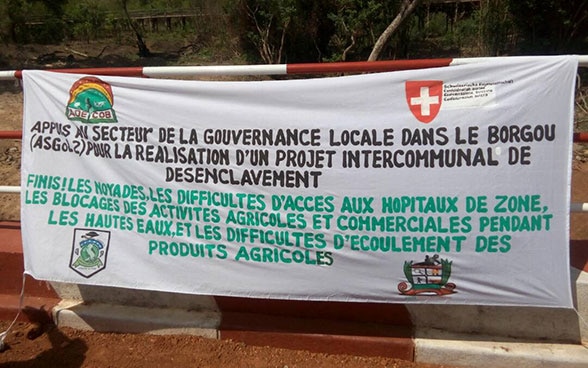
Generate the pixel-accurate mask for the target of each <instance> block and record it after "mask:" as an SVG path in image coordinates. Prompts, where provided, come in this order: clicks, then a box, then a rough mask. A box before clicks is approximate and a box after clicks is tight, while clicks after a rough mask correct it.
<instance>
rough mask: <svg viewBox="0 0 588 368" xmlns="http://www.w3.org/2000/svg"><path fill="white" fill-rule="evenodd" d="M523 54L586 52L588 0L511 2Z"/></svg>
mask: <svg viewBox="0 0 588 368" xmlns="http://www.w3.org/2000/svg"><path fill="white" fill-rule="evenodd" d="M509 5H510V11H511V13H512V15H513V16H514V19H515V23H516V26H517V29H518V32H519V34H520V37H521V43H520V47H521V52H522V53H531V54H536V53H550V54H551V53H564V52H586V51H587V50H588V0H549V1H545V0H510V1H509Z"/></svg>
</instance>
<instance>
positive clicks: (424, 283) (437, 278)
mask: <svg viewBox="0 0 588 368" xmlns="http://www.w3.org/2000/svg"><path fill="white" fill-rule="evenodd" d="M452 264H453V261H449V260H447V259H443V258H439V255H438V254H435V255H434V256H432V257H430V256H428V255H427V256H426V257H425V260H424V261H423V262H418V263H413V261H404V275H405V276H406V279H407V281H408V282H406V281H402V282H401V283H399V284H398V291H400V293H401V294H403V295H418V294H429V295H447V294H453V293H455V291H454V290H455V287H456V285H455V284H454V283H451V282H447V281H448V280H449V277H450V276H451V265H452Z"/></svg>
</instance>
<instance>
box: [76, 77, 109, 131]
mask: <svg viewBox="0 0 588 368" xmlns="http://www.w3.org/2000/svg"><path fill="white" fill-rule="evenodd" d="M113 105H114V95H113V94H112V88H111V87H110V84H108V83H106V82H104V81H102V80H100V79H98V78H96V77H84V78H81V79H79V80H77V81H76V82H75V83H74V84H73V85H72V86H71V88H70V90H69V101H68V102H67V107H66V109H65V114H66V116H67V118H68V119H69V120H72V121H79V122H82V123H88V124H97V123H116V122H117V121H118V120H117V119H116V113H115V111H114V109H113V108H112V106H113Z"/></svg>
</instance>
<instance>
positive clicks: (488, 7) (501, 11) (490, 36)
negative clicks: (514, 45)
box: [477, 0, 513, 56]
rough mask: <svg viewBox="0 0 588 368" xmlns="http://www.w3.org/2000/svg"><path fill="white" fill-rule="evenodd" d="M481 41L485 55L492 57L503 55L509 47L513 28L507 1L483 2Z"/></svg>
mask: <svg viewBox="0 0 588 368" xmlns="http://www.w3.org/2000/svg"><path fill="white" fill-rule="evenodd" d="M477 14H478V15H479V19H480V22H479V24H480V31H479V34H480V40H481V44H482V47H483V53H484V54H485V55H490V56H498V55H502V54H504V53H505V52H506V51H507V46H508V45H509V42H508V37H509V35H511V34H512V30H513V26H512V20H511V15H510V12H509V5H508V1H507V0H483V1H482V2H481V4H480V11H479V12H478V13H477Z"/></svg>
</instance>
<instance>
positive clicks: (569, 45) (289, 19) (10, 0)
mask: <svg viewBox="0 0 588 368" xmlns="http://www.w3.org/2000/svg"><path fill="white" fill-rule="evenodd" d="M402 2H403V0H316V1H313V0H218V1H214V0H101V1H92V0H75V1H74V0H2V1H0V40H1V41H3V42H12V43H16V44H27V43H59V42H62V41H63V40H64V39H68V40H72V39H74V40H84V41H88V42H89V41H92V40H96V39H100V38H112V37H114V41H115V42H128V41H127V40H128V39H130V36H133V37H134V38H135V39H137V40H138V39H139V38H140V39H143V38H145V43H151V42H153V41H154V40H155V41H157V42H164V41H163V40H164V39H165V38H166V37H167V38H171V39H173V40H174V41H175V42H178V43H179V44H180V47H184V48H186V50H190V52H193V53H197V54H198V53H200V54H202V55H203V56H205V55H224V56H223V58H230V57H231V55H236V56H237V57H240V55H243V54H245V55H246V56H247V58H248V61H249V62H254V63H257V62H264V63H283V62H289V63H294V62H317V61H340V60H348V61H352V60H366V59H367V57H368V55H369V54H370V51H371V50H372V49H373V47H374V44H375V42H376V40H377V39H378V38H379V36H380V35H381V34H382V32H383V31H384V30H385V29H386V28H387V26H388V25H389V24H390V22H391V21H392V20H393V19H394V18H395V17H396V15H397V14H398V11H399V7H400V4H401V3H402ZM122 4H124V5H125V6H126V8H127V10H128V12H129V14H130V16H129V17H127V16H126V15H125V12H124V7H123V5H122ZM166 13H167V14H169V13H182V14H186V15H187V16H186V17H183V18H181V19H180V18H174V20H171V21H170V20H169V19H167V20H163V19H159V20H155V19H149V20H138V19H139V18H140V17H138V15H139V14H143V15H145V14H152V15H153V14H166ZM137 35H139V36H140V37H139V38H138V37H137ZM147 40H148V41H150V42H147ZM178 40H179V41H178ZM137 42H138V41H137ZM145 47H146V45H145ZM217 49H222V50H221V51H218V50H217ZM586 50H588V0H481V1H480V2H474V3H439V2H435V3H432V2H428V1H422V2H421V5H419V6H418V7H417V8H416V10H415V12H414V13H413V14H412V15H411V16H410V17H409V18H407V19H406V20H405V21H404V23H402V25H401V27H400V28H398V29H397V30H396V32H394V34H393V35H392V37H391V38H390V39H389V40H387V41H386V42H385V44H384V48H383V50H382V58H388V59H389V58H407V57H439V56H440V55H443V56H459V55H460V54H461V55H463V54H465V55H467V56H489V55H504V54H515V53H519V54H529V53H530V54H537V53H564V52H567V53H586Z"/></svg>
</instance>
